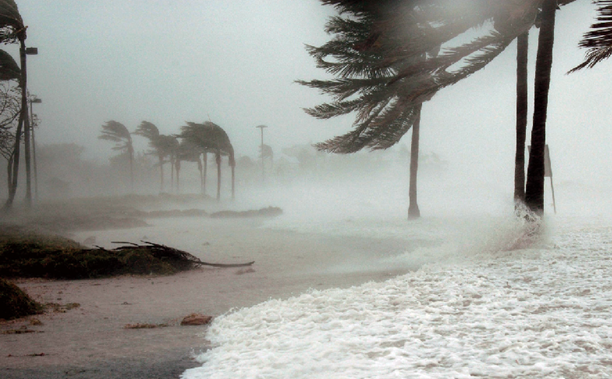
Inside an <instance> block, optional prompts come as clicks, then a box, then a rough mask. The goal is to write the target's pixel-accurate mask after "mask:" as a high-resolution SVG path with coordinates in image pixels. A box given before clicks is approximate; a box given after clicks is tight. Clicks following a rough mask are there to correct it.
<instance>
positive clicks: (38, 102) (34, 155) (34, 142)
mask: <svg viewBox="0 0 612 379" xmlns="http://www.w3.org/2000/svg"><path fill="white" fill-rule="evenodd" d="M41 103H42V100H41V99H39V98H38V97H36V96H34V97H33V98H30V125H32V126H31V131H32V158H33V159H34V199H36V201H38V171H37V170H36V139H35V138H34V111H33V109H32V104H41Z"/></svg>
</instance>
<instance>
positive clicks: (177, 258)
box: [98, 241, 255, 270]
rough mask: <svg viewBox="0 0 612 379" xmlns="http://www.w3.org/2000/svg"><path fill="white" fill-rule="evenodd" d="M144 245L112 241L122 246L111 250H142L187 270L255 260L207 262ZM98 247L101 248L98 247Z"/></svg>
mask: <svg viewBox="0 0 612 379" xmlns="http://www.w3.org/2000/svg"><path fill="white" fill-rule="evenodd" d="M141 242H142V243H144V245H138V244H135V243H133V242H114V241H113V243H122V244H124V246H120V247H117V248H115V249H114V250H113V251H121V252H125V251H130V250H135V251H140V250H144V251H146V252H148V253H149V254H151V255H152V256H153V257H155V258H157V259H160V260H162V261H166V262H172V265H173V266H174V267H176V268H178V269H180V270H188V269H190V268H193V267H197V266H211V267H246V266H251V265H252V264H253V263H255V261H251V262H247V263H209V262H204V261H202V260H200V258H198V257H196V256H194V255H192V254H189V253H188V252H186V251H183V250H179V249H175V248H173V247H169V246H166V245H160V244H157V243H153V242H148V241H141ZM98 249H102V250H104V249H103V248H101V247H99V248H98Z"/></svg>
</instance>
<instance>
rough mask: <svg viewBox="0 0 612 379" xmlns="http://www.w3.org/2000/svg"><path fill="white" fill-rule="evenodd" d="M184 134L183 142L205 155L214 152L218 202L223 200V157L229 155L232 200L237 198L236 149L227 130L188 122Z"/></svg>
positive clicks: (183, 129)
mask: <svg viewBox="0 0 612 379" xmlns="http://www.w3.org/2000/svg"><path fill="white" fill-rule="evenodd" d="M181 130H182V132H181V134H180V135H179V137H180V138H182V139H183V140H187V141H189V142H191V143H192V144H193V145H195V146H198V148H199V149H200V151H201V152H202V153H204V154H206V153H207V152H212V153H214V154H215V162H216V163H217V200H218V201H219V200H220V199H221V157H222V156H223V155H227V156H228V157H229V166H230V167H231V169H232V199H233V198H234V197H235V168H236V161H235V157H234V147H233V146H232V144H231V142H230V139H229V137H228V136H227V133H226V132H225V130H223V129H222V128H221V127H220V126H219V125H217V124H215V123H213V122H210V121H206V122H204V123H203V124H196V123H193V122H187V125H186V126H183V127H182V128H181Z"/></svg>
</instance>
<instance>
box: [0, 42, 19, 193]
mask: <svg viewBox="0 0 612 379" xmlns="http://www.w3.org/2000/svg"><path fill="white" fill-rule="evenodd" d="M0 52H2V50H0ZM11 59H12V58H11ZM1 70H2V68H0V72H1ZM18 90H19V89H18V88H17V87H14V86H12V85H11V84H9V83H8V80H3V81H2V82H1V83H0V116H1V118H0V155H2V157H4V159H6V162H7V168H6V169H7V189H8V193H9V194H10V193H11V188H13V180H12V176H13V161H14V157H15V131H14V130H13V129H16V126H17V125H16V124H18V118H19V115H20V114H21V95H20V93H18V92H20V91H18Z"/></svg>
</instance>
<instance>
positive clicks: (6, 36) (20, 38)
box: [0, 0, 31, 210]
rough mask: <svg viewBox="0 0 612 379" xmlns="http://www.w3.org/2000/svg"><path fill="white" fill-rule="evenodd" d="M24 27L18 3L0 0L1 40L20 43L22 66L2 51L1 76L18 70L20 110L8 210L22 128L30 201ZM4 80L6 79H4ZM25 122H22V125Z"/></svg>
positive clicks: (13, 191) (10, 75)
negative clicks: (24, 140) (18, 67)
mask: <svg viewBox="0 0 612 379" xmlns="http://www.w3.org/2000/svg"><path fill="white" fill-rule="evenodd" d="M26 38H27V35H26V27H25V25H24V24H23V19H22V18H21V15H20V14H19V9H18V8H17V4H16V3H15V1H13V0H0V43H5V44H6V43H15V42H19V43H20V47H21V48H20V54H19V55H20V61H21V62H20V63H21V69H19V70H17V67H16V66H17V64H16V63H15V62H14V61H12V58H11V59H8V58H9V57H8V56H7V55H8V54H7V53H5V52H3V54H2V55H3V57H2V60H3V65H2V74H1V75H2V76H3V77H4V78H11V79H15V76H16V74H17V73H19V76H18V79H19V85H20V87H21V110H20V113H19V122H18V125H17V130H16V132H15V140H14V150H13V151H14V152H13V155H12V159H13V161H12V164H13V166H12V168H11V175H10V176H11V184H10V188H9V196H8V199H7V201H6V203H5V205H4V209H5V210H10V209H11V208H12V206H13V201H14V200H15V194H16V193H17V183H18V176H19V158H20V157H19V155H20V154H19V153H20V145H21V135H22V133H23V132H24V130H25V139H26V171H27V172H28V177H27V185H28V189H27V191H26V202H27V204H28V205H30V204H31V192H30V177H29V158H30V157H29V152H30V151H29V130H28V126H29V125H28V109H27V74H26V55H25V40H26ZM4 80H6V79H4ZM24 125H25V126H24Z"/></svg>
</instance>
